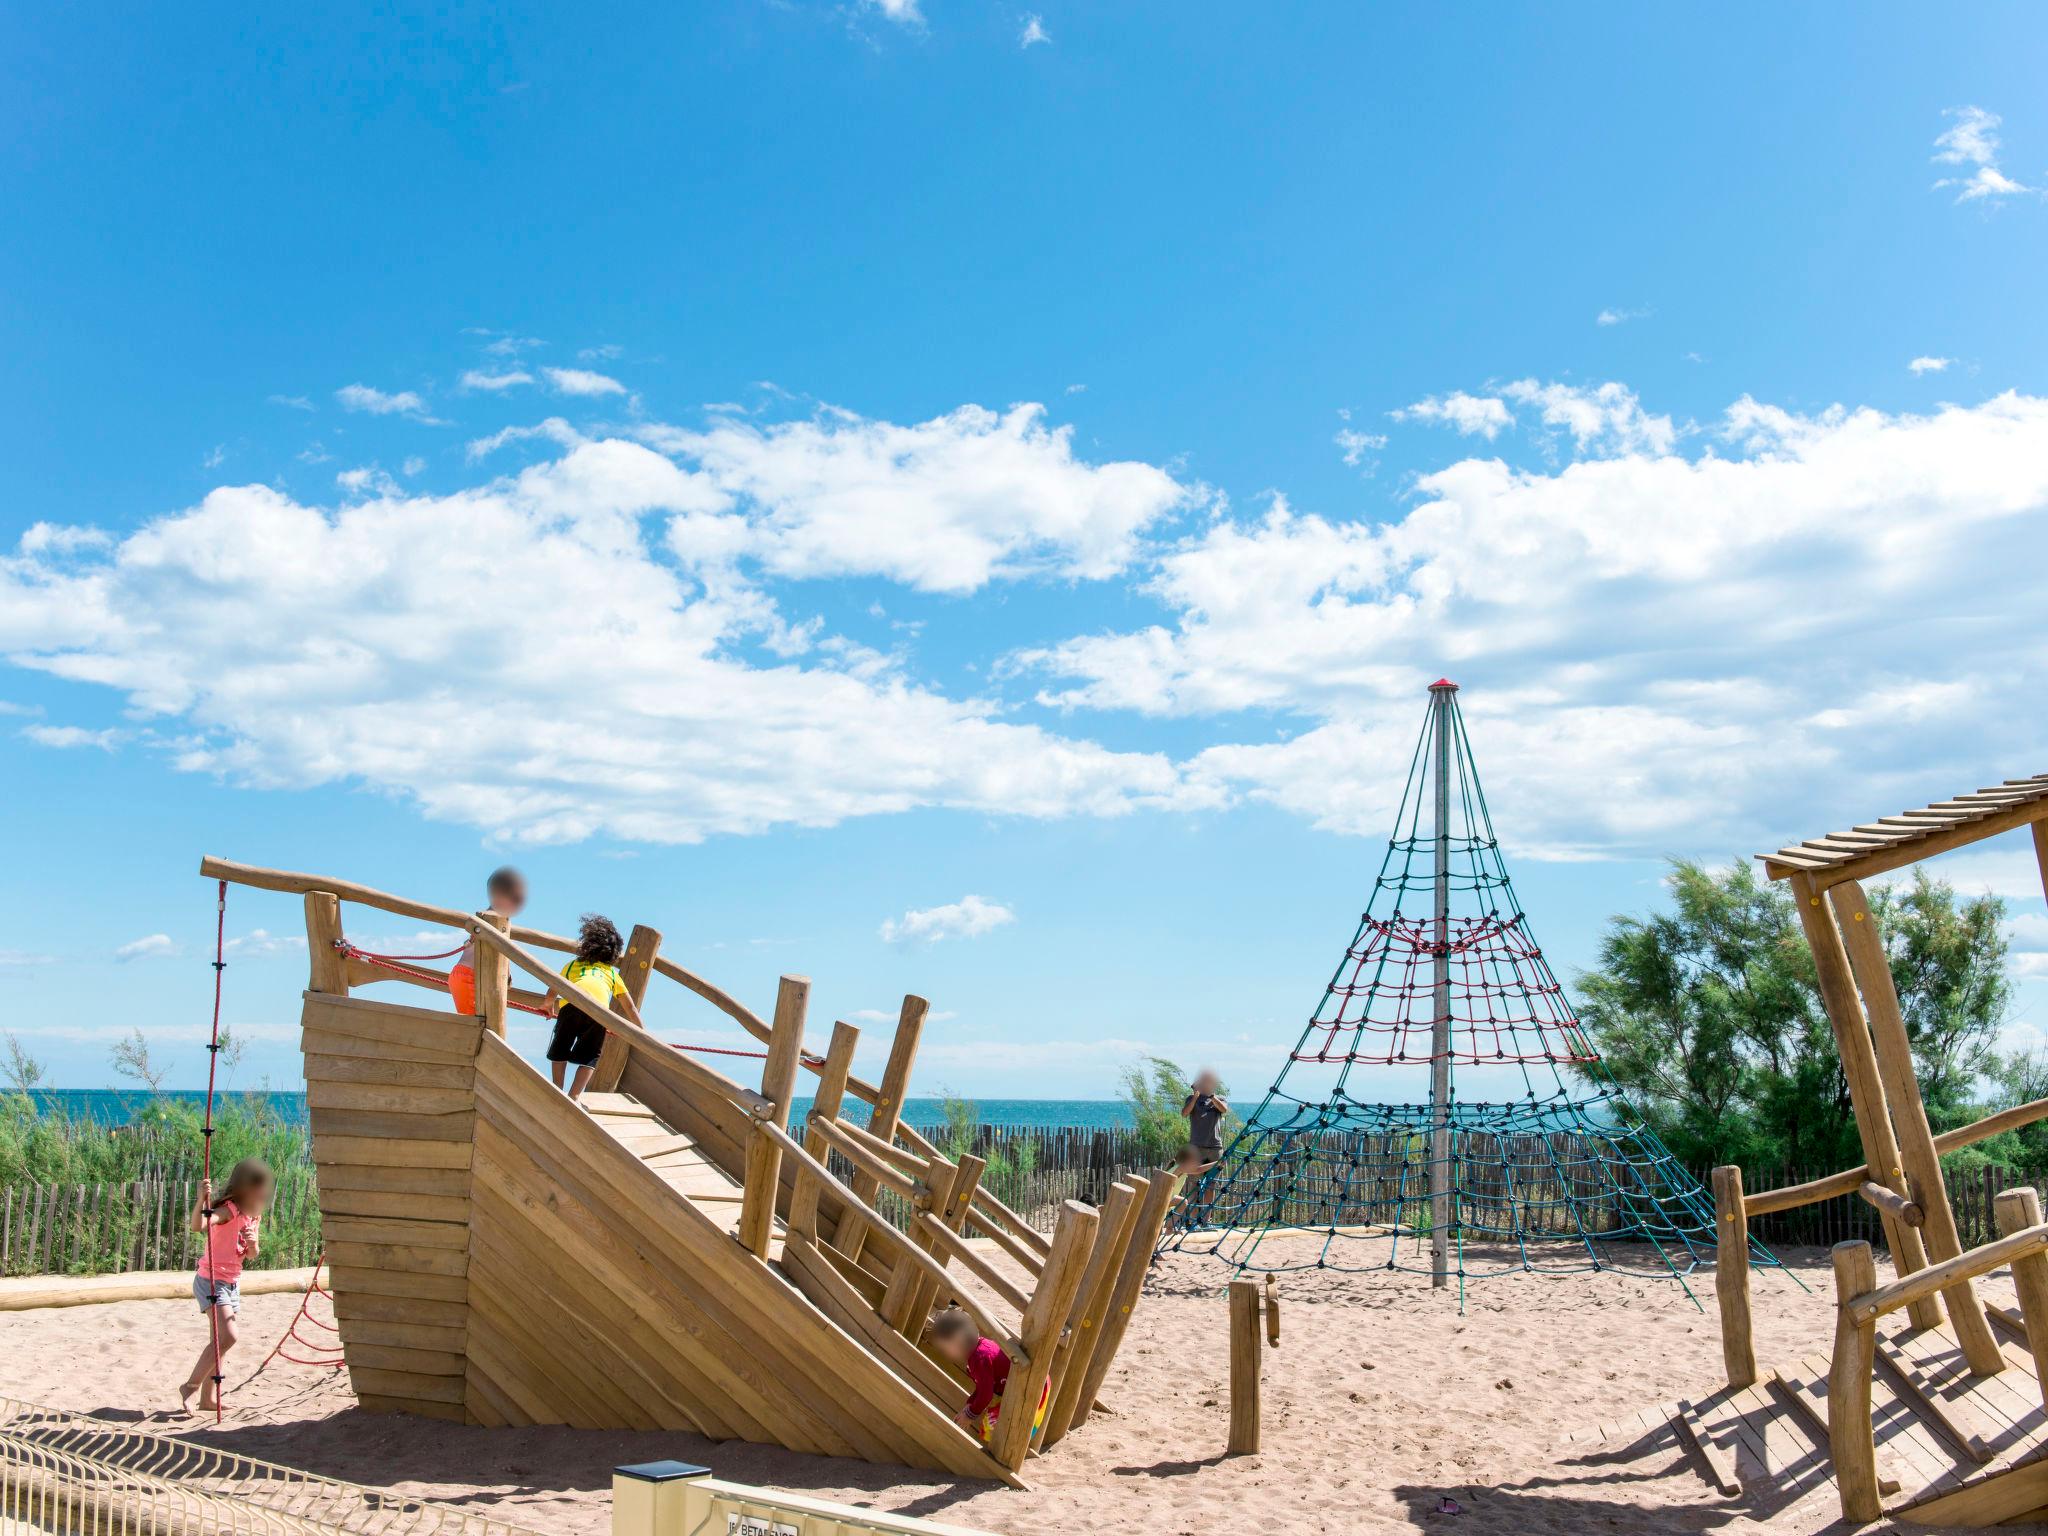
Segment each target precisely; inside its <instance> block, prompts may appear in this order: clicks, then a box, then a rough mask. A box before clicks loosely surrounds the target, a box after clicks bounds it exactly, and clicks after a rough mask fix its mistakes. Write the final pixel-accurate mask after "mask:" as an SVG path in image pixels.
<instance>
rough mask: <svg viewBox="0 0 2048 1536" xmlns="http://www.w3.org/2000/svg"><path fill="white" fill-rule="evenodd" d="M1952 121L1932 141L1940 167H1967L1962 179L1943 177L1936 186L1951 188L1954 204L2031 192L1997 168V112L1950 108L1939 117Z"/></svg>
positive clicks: (1975, 108) (1978, 108)
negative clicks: (1955, 202)
mask: <svg viewBox="0 0 2048 1536" xmlns="http://www.w3.org/2000/svg"><path fill="white" fill-rule="evenodd" d="M1942 115H1943V116H1944V117H1947V118H1950V119H1951V120H1952V121H1951V122H1950V124H1949V126H1948V127H1947V128H1945V129H1943V130H1942V132H1941V133H1940V134H1939V135H1938V136H1937V137H1936V139H1935V141H1934V159H1935V161H1936V163H1937V164H1940V165H1958V166H1968V167H1970V170H1969V172H1968V174H1967V175H1963V176H1944V177H1942V178H1941V179H1940V180H1939V181H1937V182H1935V186H1937V187H1954V188H1956V189H1957V191H1956V201H1957V202H1959V203H1969V202H1976V201H1977V200H1979V199H1981V198H1987V197H1988V198H2001V197H2011V196H2014V195H2015V194H2017V193H2022V192H2030V191H2032V190H2033V189H2032V188H2031V187H2026V186H2022V185H2021V184H2020V183H2019V182H2017V181H2014V180H2013V179H2012V178H2011V177H2010V176H2007V175H2006V174H2005V173H2004V172H2003V171H2001V170H2000V169H1999V168H1998V151H1999V138H1998V125H1999V122H2000V118H1999V116H1998V114H1997V113H1996V112H1987V111H1985V110H1984V109H1983V108H1982V107H1951V108H1950V109H1949V110H1948V111H1947V112H1945V113H1943V114H1942Z"/></svg>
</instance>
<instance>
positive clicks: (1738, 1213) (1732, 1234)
mask: <svg viewBox="0 0 2048 1536" xmlns="http://www.w3.org/2000/svg"><path fill="white" fill-rule="evenodd" d="M1714 1299H1715V1300H1716V1301H1718V1302H1719V1303H1720V1305H1721V1362H1722V1364H1723V1366H1725V1367H1726V1369H1727V1372H1728V1385H1729V1386H1730V1387H1733V1388H1736V1389H1738V1390H1739V1389H1741V1388H1743V1387H1747V1386H1750V1385H1752V1384H1753V1383H1754V1382H1755V1381H1756V1344H1755V1342H1754V1339H1753V1336H1752V1333H1751V1329H1750V1315H1749V1216H1748V1213H1747V1212H1746V1211H1745V1210H1744V1209H1743V1205H1742V1170H1741V1169H1740V1168H1737V1167H1735V1166H1733V1165H1732V1164H1730V1165H1726V1166H1723V1167H1720V1168H1716V1169H1715V1170H1714Z"/></svg>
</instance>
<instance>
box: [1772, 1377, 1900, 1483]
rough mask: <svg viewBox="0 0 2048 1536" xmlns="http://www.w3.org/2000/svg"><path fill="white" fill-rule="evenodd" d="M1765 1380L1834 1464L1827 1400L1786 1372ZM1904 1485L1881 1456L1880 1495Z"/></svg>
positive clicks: (1879, 1462) (1833, 1448) (1878, 1476)
mask: <svg viewBox="0 0 2048 1536" xmlns="http://www.w3.org/2000/svg"><path fill="white" fill-rule="evenodd" d="M1766 1379H1767V1380H1768V1381H1769V1382H1770V1384H1771V1385H1772V1386H1774V1387H1776V1388H1777V1389H1778V1391H1779V1393H1780V1395H1781V1396H1783V1398H1784V1400H1785V1401H1786V1402H1787V1403H1789V1404H1791V1406H1792V1410H1793V1415H1794V1417H1796V1418H1797V1419H1798V1420H1799V1421H1800V1422H1801V1423H1803V1424H1804V1425H1805V1426H1806V1429H1807V1433H1809V1434H1810V1435H1812V1436H1813V1440H1814V1444H1816V1445H1817V1446H1819V1447H1820V1449H1821V1452H1822V1453H1823V1454H1824V1455H1825V1456H1826V1457H1827V1458H1828V1461H1829V1463H1830V1465H1832V1464H1833V1462H1834V1459H1835V1442H1834V1434H1833V1431H1831V1430H1830V1429H1829V1428H1828V1405H1827V1399H1826V1398H1824V1397H1822V1396H1821V1395H1820V1394H1819V1393H1818V1392H1816V1391H1814V1390H1813V1388H1812V1387H1810V1386H1808V1385H1807V1384H1806V1383H1805V1382H1803V1381H1799V1380H1796V1379H1794V1378H1793V1377H1790V1376H1787V1375H1786V1374H1785V1373H1784V1372H1783V1371H1773V1372H1771V1374H1770V1376H1769V1377H1767V1378H1766ZM1901 1486H1902V1485H1901V1484H1900V1482H1899V1480H1898V1479H1897V1478H1896V1477H1893V1476H1892V1475H1891V1474H1890V1473H1889V1472H1888V1471H1887V1470H1886V1466H1885V1459H1884V1458H1883V1457H1882V1456H1880V1457H1879V1458H1878V1463H1877V1491H1878V1493H1879V1494H1881V1495H1882V1496H1883V1497H1885V1498H1887V1499H1888V1498H1890V1497H1891V1496H1892V1495H1893V1494H1895V1493H1897V1492H1898V1491H1899V1489H1900V1487H1901Z"/></svg>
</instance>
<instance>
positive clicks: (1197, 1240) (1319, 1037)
mask: <svg viewBox="0 0 2048 1536" xmlns="http://www.w3.org/2000/svg"><path fill="white" fill-rule="evenodd" d="M1457 692H1458V690H1457V685H1456V684H1454V683H1452V682H1449V681H1447V680H1446V681H1440V682H1438V683H1435V684H1433V685H1432V686H1431V688H1430V690H1429V710H1428V714H1427V715H1426V717H1425V719H1424V723H1423V728H1422V734H1421V737H1420V739H1419V740H1418V742H1417V744H1416V749H1415V755H1414V758H1413V760H1412V762H1411V764H1410V767H1409V772H1408V782H1407V787H1406V789H1405V790H1404V792H1403V794H1402V798H1401V807H1400V810H1399V812H1398V813H1397V815H1396V817H1395V827H1394V835H1393V837H1392V838H1391V839H1390V840H1389V842H1388V844H1387V853H1386V857H1385V858H1384V860H1382V862H1381V865H1380V871H1379V876H1378V878H1377V879H1376V880H1375V882H1374V885H1373V892H1372V897H1371V900H1370V902H1369V903H1368V905H1367V907H1366V911H1365V914H1364V916H1363V917H1362V918H1360V919H1359V924H1358V928H1357V931H1356V933H1355V934H1354V936H1353V938H1352V941H1351V943H1350V945H1349V946H1348V947H1347V948H1346V950H1345V953H1344V958H1343V959H1342V960H1341V961H1340V962H1339V963H1338V966H1337V970H1336V973H1335V975H1333V976H1332V977H1331V979H1330V982H1329V985H1328V986H1327V987H1326V988H1325V990H1324V993H1323V1000H1322V1003H1321V1005H1320V1006H1319V1007H1318V1008H1317V1009H1316V1012H1315V1016H1314V1017H1313V1018H1312V1019H1311V1020H1310V1021H1309V1023H1308V1026H1307V1027H1306V1028H1305V1029H1304V1030H1303V1031H1302V1035H1301V1039H1300V1040H1299V1042H1298V1043H1297V1044H1296V1045H1295V1048H1294V1051H1293V1053H1292V1054H1291V1055H1290V1056H1289V1058H1288V1060H1287V1062H1286V1064H1285V1065H1284V1066H1283V1067H1282V1069H1281V1072H1280V1075H1279V1077H1278V1079H1277V1080H1276V1081H1275V1082H1274V1084H1273V1086H1272V1088H1271V1089H1270V1090H1269V1091H1268V1092H1267V1095H1266V1098H1265V1102H1264V1103H1262V1104H1261V1105H1260V1106H1259V1108H1258V1110H1257V1111H1256V1112H1255V1113H1254V1114H1252V1115H1251V1116H1249V1117H1248V1118H1247V1120H1246V1122H1245V1125H1244V1128H1243V1129H1242V1130H1241V1131H1240V1132H1239V1133H1238V1135H1237V1136H1236V1137H1234V1138H1233V1139H1232V1141H1231V1143H1230V1145H1229V1146H1228V1147H1226V1148H1225V1149H1224V1151H1223V1155H1222V1157H1221V1159H1220V1161H1218V1162H1217V1164H1216V1165H1215V1166H1214V1167H1213V1168H1212V1169H1210V1170H1209V1171H1208V1172H1207V1173H1206V1174H1204V1175H1203V1176H1202V1177H1201V1180H1200V1182H1199V1183H1198V1184H1197V1185H1196V1186H1195V1188H1194V1189H1193V1190H1192V1192H1191V1193H1190V1195H1189V1198H1188V1199H1187V1201H1186V1202H1185V1203H1184V1206H1183V1210H1182V1212H1181V1213H1180V1214H1179V1215H1178V1216H1177V1218H1176V1220H1175V1222H1174V1227H1173V1230H1172V1232H1171V1233H1170V1234H1169V1236H1168V1239H1167V1241H1168V1244H1169V1245H1170V1246H1176V1247H1183V1248H1190V1249H1205V1250H1207V1251H1209V1252H1212V1253H1214V1254H1215V1256H1216V1257H1218V1258H1219V1259H1221V1260H1223V1261H1224V1262H1225V1263H1227V1264H1229V1265H1231V1266H1232V1267H1233V1268H1235V1269H1239V1270H1243V1269H1262V1270H1266V1271H1269V1272H1270V1271H1272V1270H1275V1269H1297V1268H1311V1267H1313V1268H1328V1269H1349V1270H1367V1269H1386V1270H1413V1271H1419V1272H1421V1273H1424V1274H1427V1275H1428V1276H1429V1277H1430V1281H1431V1284H1432V1285H1434V1286H1448V1285H1450V1284H1451V1283H1452V1282H1454V1281H1455V1282H1456V1284H1457V1285H1458V1287H1459V1290H1460V1299H1461V1300H1462V1294H1463V1287H1464V1284H1465V1282H1466V1280H1467V1279H1471V1278H1478V1277H1483V1276H1486V1275H1497V1274H1504V1273H1511V1272H1519V1271H1541V1272H1544V1273H1550V1274H1565V1273H1571V1272H1575V1271H1586V1270H1601V1269H1619V1270H1625V1271H1630V1272H1634V1273H1641V1274H1647V1275H1658V1276H1665V1277H1676V1278H1677V1279H1678V1280H1679V1283H1680V1284H1681V1285H1682V1284H1684V1276H1685V1275H1686V1274H1688V1273H1690V1272H1691V1271H1692V1270H1693V1269H1694V1268H1695V1267H1696V1266H1699V1265H1702V1264H1705V1263H1707V1262H1708V1261H1709V1260H1710V1259H1711V1258H1712V1256H1713V1254H1714V1251H1715V1228H1714V1211H1713V1204H1712V1202H1711V1200H1710V1199H1709V1198H1708V1196H1707V1194H1706V1192H1705V1191H1704V1190H1703V1189H1702V1188H1701V1187H1700V1184H1699V1181H1698V1180H1697V1179H1696V1178H1694V1177H1693V1176H1692V1174H1690V1173H1688V1172H1687V1171H1686V1170H1685V1168H1684V1167H1683V1166H1681V1165H1680V1164H1679V1163H1678V1162H1677V1161H1676V1160H1675V1159H1674V1158H1673V1157H1672V1156H1671V1154H1670V1152H1669V1151H1668V1150H1666V1148H1665V1147H1664V1145H1663V1143H1662V1142H1661V1141H1660V1140H1659V1139H1658V1138H1657V1136H1656V1134H1655V1133H1654V1132H1653V1131H1651V1130H1650V1129H1649V1128H1648V1127H1647V1126H1646V1125H1644V1124H1643V1123H1642V1122H1641V1121H1640V1120H1639V1119H1637V1118H1636V1116H1635V1115H1634V1114H1633V1113H1632V1112H1631V1111H1630V1109H1629V1107H1628V1106H1627V1104H1626V1103H1625V1102H1624V1101H1623V1100H1622V1097H1621V1094H1620V1090H1619V1089H1618V1088H1617V1087H1616V1085H1615V1084H1614V1082H1613V1080H1612V1079H1611V1078H1610V1077H1609V1076H1608V1075H1607V1073H1606V1070H1605V1068H1604V1067H1602V1066H1601V1064H1600V1058H1599V1054H1598V1052H1597V1051H1595V1050H1594V1048H1593V1044H1592V1041H1591V1040H1590V1038H1588V1036H1587V1034H1586V1032H1585V1030H1584V1029H1583V1028H1582V1027H1581V1026H1580V1024H1579V1021H1578V1020H1577V1018H1576V1017H1574V1016H1573V1013H1572V1009H1571V1003H1570V1001H1569V999H1567V998H1566V996H1565V994H1564V989H1563V988H1562V987H1561V986H1560V985H1559V984H1558V981H1557V978H1556V976H1554V975H1553V974H1552V973H1551V970H1550V966H1549V964H1548V962H1546V961H1545V959H1544V958H1543V951H1542V949H1541V948H1540V947H1539V946H1538V944H1537V942H1536V938H1535V935H1534V933H1533V932H1532V931H1531V928H1530V924H1529V918H1528V915H1527V914H1526V913H1525V912H1523V911H1522V908H1521V903H1520V901H1519V900H1518V898H1517V897H1516V895H1515V890H1514V886H1513V884H1512V883H1511V882H1510V881H1509V879H1508V872H1507V866H1506V864H1505V863H1504V862H1503V860H1502V858H1501V852H1500V842H1499V839H1498V838H1497V837H1496V836H1495V834H1494V828H1493V818H1492V815H1491V813H1490V812H1489V811H1488V809H1487V805H1486V797H1485V795H1484V793H1483V792H1482V791H1481V789H1480V787H1479V777H1478V773H1477V770H1476V769H1475V767H1474V765H1473V762H1472V754H1471V744H1470V743H1469V741H1468V740H1467V739H1466V735H1465V728H1464V722H1463V720H1462V718H1461V716H1460V713H1459V710H1458V704H1457ZM1460 1071H1463V1072H1465V1073H1467V1074H1468V1081H1471V1082H1473V1083H1475V1084H1476V1085H1477V1088H1476V1091H1475V1092H1471V1093H1466V1094H1461V1093H1460V1091H1459V1090H1460V1085H1459V1083H1458V1081H1457V1074H1458V1073H1459V1072H1460ZM1404 1089H1405V1090H1407V1096H1406V1097H1391V1096H1389V1093H1388V1090H1393V1091H1394V1092H1395V1093H1399V1092H1400V1091H1401V1090H1404ZM1275 1233H1282V1234H1285V1235H1284V1237H1283V1238H1282V1239H1281V1240H1280V1241H1277V1242H1269V1241H1268V1238H1269V1237H1270V1236H1271V1235H1272V1234H1275ZM1304 1238H1310V1239H1313V1241H1304V1240H1303V1239H1304ZM1752 1257H1754V1258H1755V1259H1756V1260H1757V1261H1758V1262H1760V1263H1775V1262H1776V1261H1775V1260H1774V1259H1773V1258H1772V1257H1771V1256H1770V1254H1769V1253H1768V1252H1766V1251H1765V1250H1763V1249H1762V1248H1760V1247H1759V1248H1757V1249H1756V1250H1755V1252H1754V1254H1753V1255H1752Z"/></svg>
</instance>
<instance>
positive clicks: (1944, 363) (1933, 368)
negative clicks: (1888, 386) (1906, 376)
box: [1906, 357, 1955, 373]
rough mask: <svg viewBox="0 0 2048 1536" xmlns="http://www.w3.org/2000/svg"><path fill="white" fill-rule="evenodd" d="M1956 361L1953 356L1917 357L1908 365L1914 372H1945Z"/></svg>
mask: <svg viewBox="0 0 2048 1536" xmlns="http://www.w3.org/2000/svg"><path fill="white" fill-rule="evenodd" d="M1954 361H1955V359H1954V358H1952V357H1916V358H1914V359H1913V361H1911V362H1910V363H1908V364H1906V366H1907V367H1908V368H1910V369H1911V370H1912V371H1913V372H1914V373H1945V372H1947V371H1948V366H1949V364H1950V363H1953V362H1954Z"/></svg>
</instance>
